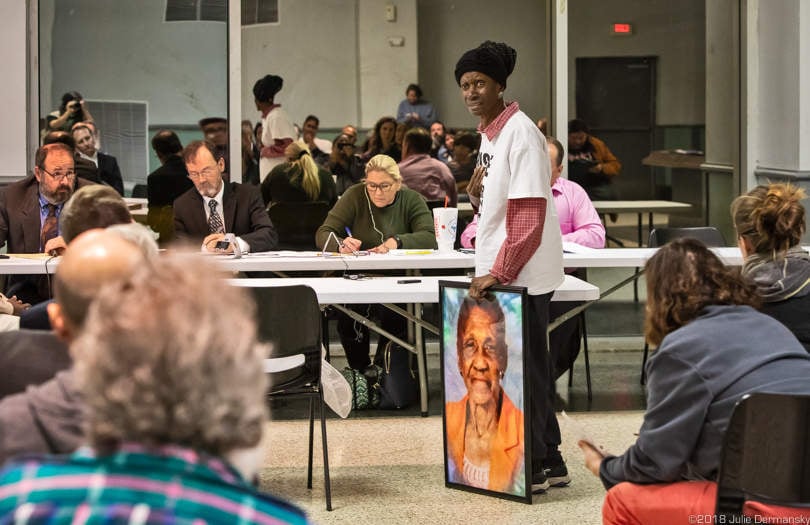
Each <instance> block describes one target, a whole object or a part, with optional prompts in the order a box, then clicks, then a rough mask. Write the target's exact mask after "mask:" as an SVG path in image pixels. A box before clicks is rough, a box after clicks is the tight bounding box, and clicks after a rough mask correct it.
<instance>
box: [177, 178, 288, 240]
mask: <svg viewBox="0 0 810 525" xmlns="http://www.w3.org/2000/svg"><path fill="white" fill-rule="evenodd" d="M222 183H223V184H224V185H225V192H224V194H223V195H222V207H223V210H222V219H223V220H224V222H225V231H226V232H227V233H233V234H235V235H236V236H237V237H241V238H242V240H244V241H245V242H247V243H248V244H249V245H250V251H251V252H266V251H268V250H273V249H275V248H276V247H277V246H278V234H277V233H276V229H275V228H274V227H273V223H272V222H270V217H269V216H268V215H267V210H266V209H265V207H264V204H263V203H262V198H261V196H260V195H259V190H258V188H256V187H255V186H253V185H250V184H239V183H238V182H225V181H223V182H222ZM203 206H205V201H203V198H202V196H201V195H200V193H199V192H198V191H197V189H196V188H192V189H190V190H188V191H187V192H185V193H184V194H182V195H181V196H180V197H178V198H177V200H175V201H174V229H175V234H176V239H177V240H178V241H185V242H191V243H196V244H201V243H202V241H203V239H204V238H205V236H206V235H208V222H207V220H206V218H205V209H204V208H203Z"/></svg>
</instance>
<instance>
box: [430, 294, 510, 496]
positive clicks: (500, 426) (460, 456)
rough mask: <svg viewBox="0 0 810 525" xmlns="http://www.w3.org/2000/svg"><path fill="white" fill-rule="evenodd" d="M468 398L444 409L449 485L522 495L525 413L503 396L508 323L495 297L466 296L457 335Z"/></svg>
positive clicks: (459, 359) (459, 363) (461, 372)
mask: <svg viewBox="0 0 810 525" xmlns="http://www.w3.org/2000/svg"><path fill="white" fill-rule="evenodd" d="M456 349H457V351H458V371H459V373H460V374H461V377H462V378H463V379H464V385H465V386H466V387H467V393H466V395H465V396H464V397H463V398H461V399H460V400H458V401H451V402H449V403H447V404H445V409H444V410H445V418H446V419H445V421H446V425H447V449H448V464H449V472H450V480H451V481H454V482H457V483H463V484H466V485H470V486H473V487H478V488H482V489H489V490H495V491H498V492H513V493H521V492H523V490H524V489H523V487H525V479H524V477H523V473H524V468H523V465H524V456H523V447H524V436H523V428H524V426H523V411H522V410H520V409H519V408H517V407H516V406H515V405H514V403H512V400H511V399H509V396H508V395H507V394H506V392H504V390H503V388H502V385H501V381H502V380H503V377H504V374H505V373H506V367H507V364H508V363H507V358H508V352H507V346H506V322H505V319H504V314H503V310H502V309H501V307H500V305H499V304H498V302H497V301H495V300H494V299H493V298H492V297H491V296H489V297H485V298H484V299H481V300H475V299H472V298H471V297H469V296H468V297H465V298H464V301H463V302H462V303H461V307H460V309H459V314H458V326H457V335H456Z"/></svg>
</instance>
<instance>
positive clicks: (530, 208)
mask: <svg viewBox="0 0 810 525" xmlns="http://www.w3.org/2000/svg"><path fill="white" fill-rule="evenodd" d="M547 204H548V203H547V201H546V199H544V198H541V197H537V198H530V199H509V200H508V201H506V240H505V241H504V242H503V244H502V245H501V249H500V251H499V252H498V256H497V258H496V259H495V264H494V265H493V266H492V269H490V271H489V273H490V274H492V275H493V276H494V277H495V278H496V279H498V281H499V282H500V283H501V284H509V283H511V282H512V281H514V280H515V279H517V276H518V274H519V273H520V270H522V269H523V266H525V265H526V263H527V262H528V261H529V259H530V258H531V256H532V255H533V254H534V252H536V251H537V248H538V247H539V246H540V241H541V240H542V239H543V225H544V224H545V220H546V206H547Z"/></svg>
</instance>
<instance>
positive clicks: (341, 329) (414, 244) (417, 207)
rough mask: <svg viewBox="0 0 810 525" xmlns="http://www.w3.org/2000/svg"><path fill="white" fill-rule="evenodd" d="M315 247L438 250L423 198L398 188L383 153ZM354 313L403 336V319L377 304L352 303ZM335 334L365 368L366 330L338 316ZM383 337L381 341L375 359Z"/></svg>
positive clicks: (317, 238)
mask: <svg viewBox="0 0 810 525" xmlns="http://www.w3.org/2000/svg"><path fill="white" fill-rule="evenodd" d="M315 244H316V245H317V246H319V247H320V246H322V247H323V248H324V250H334V251H340V252H341V253H353V252H357V251H359V250H369V251H372V252H376V253H387V252H388V251H389V250H393V249H396V248H436V235H435V234H434V232H433V215H431V213H430V210H428V207H427V204H425V199H423V198H422V196H421V195H419V194H418V193H416V192H415V191H413V190H410V189H408V188H406V187H404V186H403V185H402V176H401V175H400V173H399V168H398V167H397V164H396V162H395V161H394V159H392V158H391V157H388V156H387V155H377V156H376V157H372V158H371V159H370V160H369V161H368V163H367V164H366V182H365V184H356V185H354V186H352V187H351V188H349V189H348V190H346V193H344V194H343V196H342V197H341V198H340V199H339V200H338V202H337V204H335V207H334V208H332V210H331V211H330V212H329V215H328V216H327V217H326V221H324V223H323V224H322V225H321V227H320V228H318V231H317V232H316V234H315ZM351 307H352V309H355V310H357V311H364V312H366V311H368V310H373V311H374V312H375V313H376V314H378V315H379V316H380V317H381V326H382V327H383V328H384V329H385V330H388V331H389V332H391V333H393V334H394V335H397V336H398V337H402V336H403V335H404V334H405V332H406V330H407V324H406V322H405V320H404V318H402V317H401V316H399V315H397V314H394V313H393V312H391V311H390V310H389V309H388V308H385V307H382V306H379V305H352V306H351ZM338 333H339V334H340V341H341V343H343V348H344V349H345V351H346V357H347V359H348V361H349V366H350V367H352V368H354V369H355V370H360V371H362V370H364V369H365V368H366V367H368V366H369V365H370V364H371V361H370V360H369V354H368V352H369V334H368V328H366V327H365V326H364V325H361V324H360V323H357V322H355V321H354V320H352V319H351V318H350V317H349V316H347V315H345V314H342V313H341V314H340V316H339V317H338ZM386 342H387V338H385V337H380V342H379V344H378V346H377V355H381V351H382V348H383V347H384V346H385V343H386Z"/></svg>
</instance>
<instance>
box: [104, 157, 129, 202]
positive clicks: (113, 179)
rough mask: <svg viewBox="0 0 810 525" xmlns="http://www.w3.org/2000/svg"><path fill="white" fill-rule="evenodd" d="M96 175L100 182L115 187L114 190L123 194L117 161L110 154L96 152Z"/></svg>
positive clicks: (122, 180) (122, 183) (122, 184)
mask: <svg viewBox="0 0 810 525" xmlns="http://www.w3.org/2000/svg"><path fill="white" fill-rule="evenodd" d="M98 176H99V179H101V182H103V183H104V184H106V185H108V186H112V187H113V188H115V191H117V192H118V193H120V194H121V196H122V197H123V196H124V179H123V178H122V177H121V170H120V169H119V168H118V161H117V160H116V159H115V157H113V156H112V155H107V154H106V153H102V152H100V151H99V152H98Z"/></svg>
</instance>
